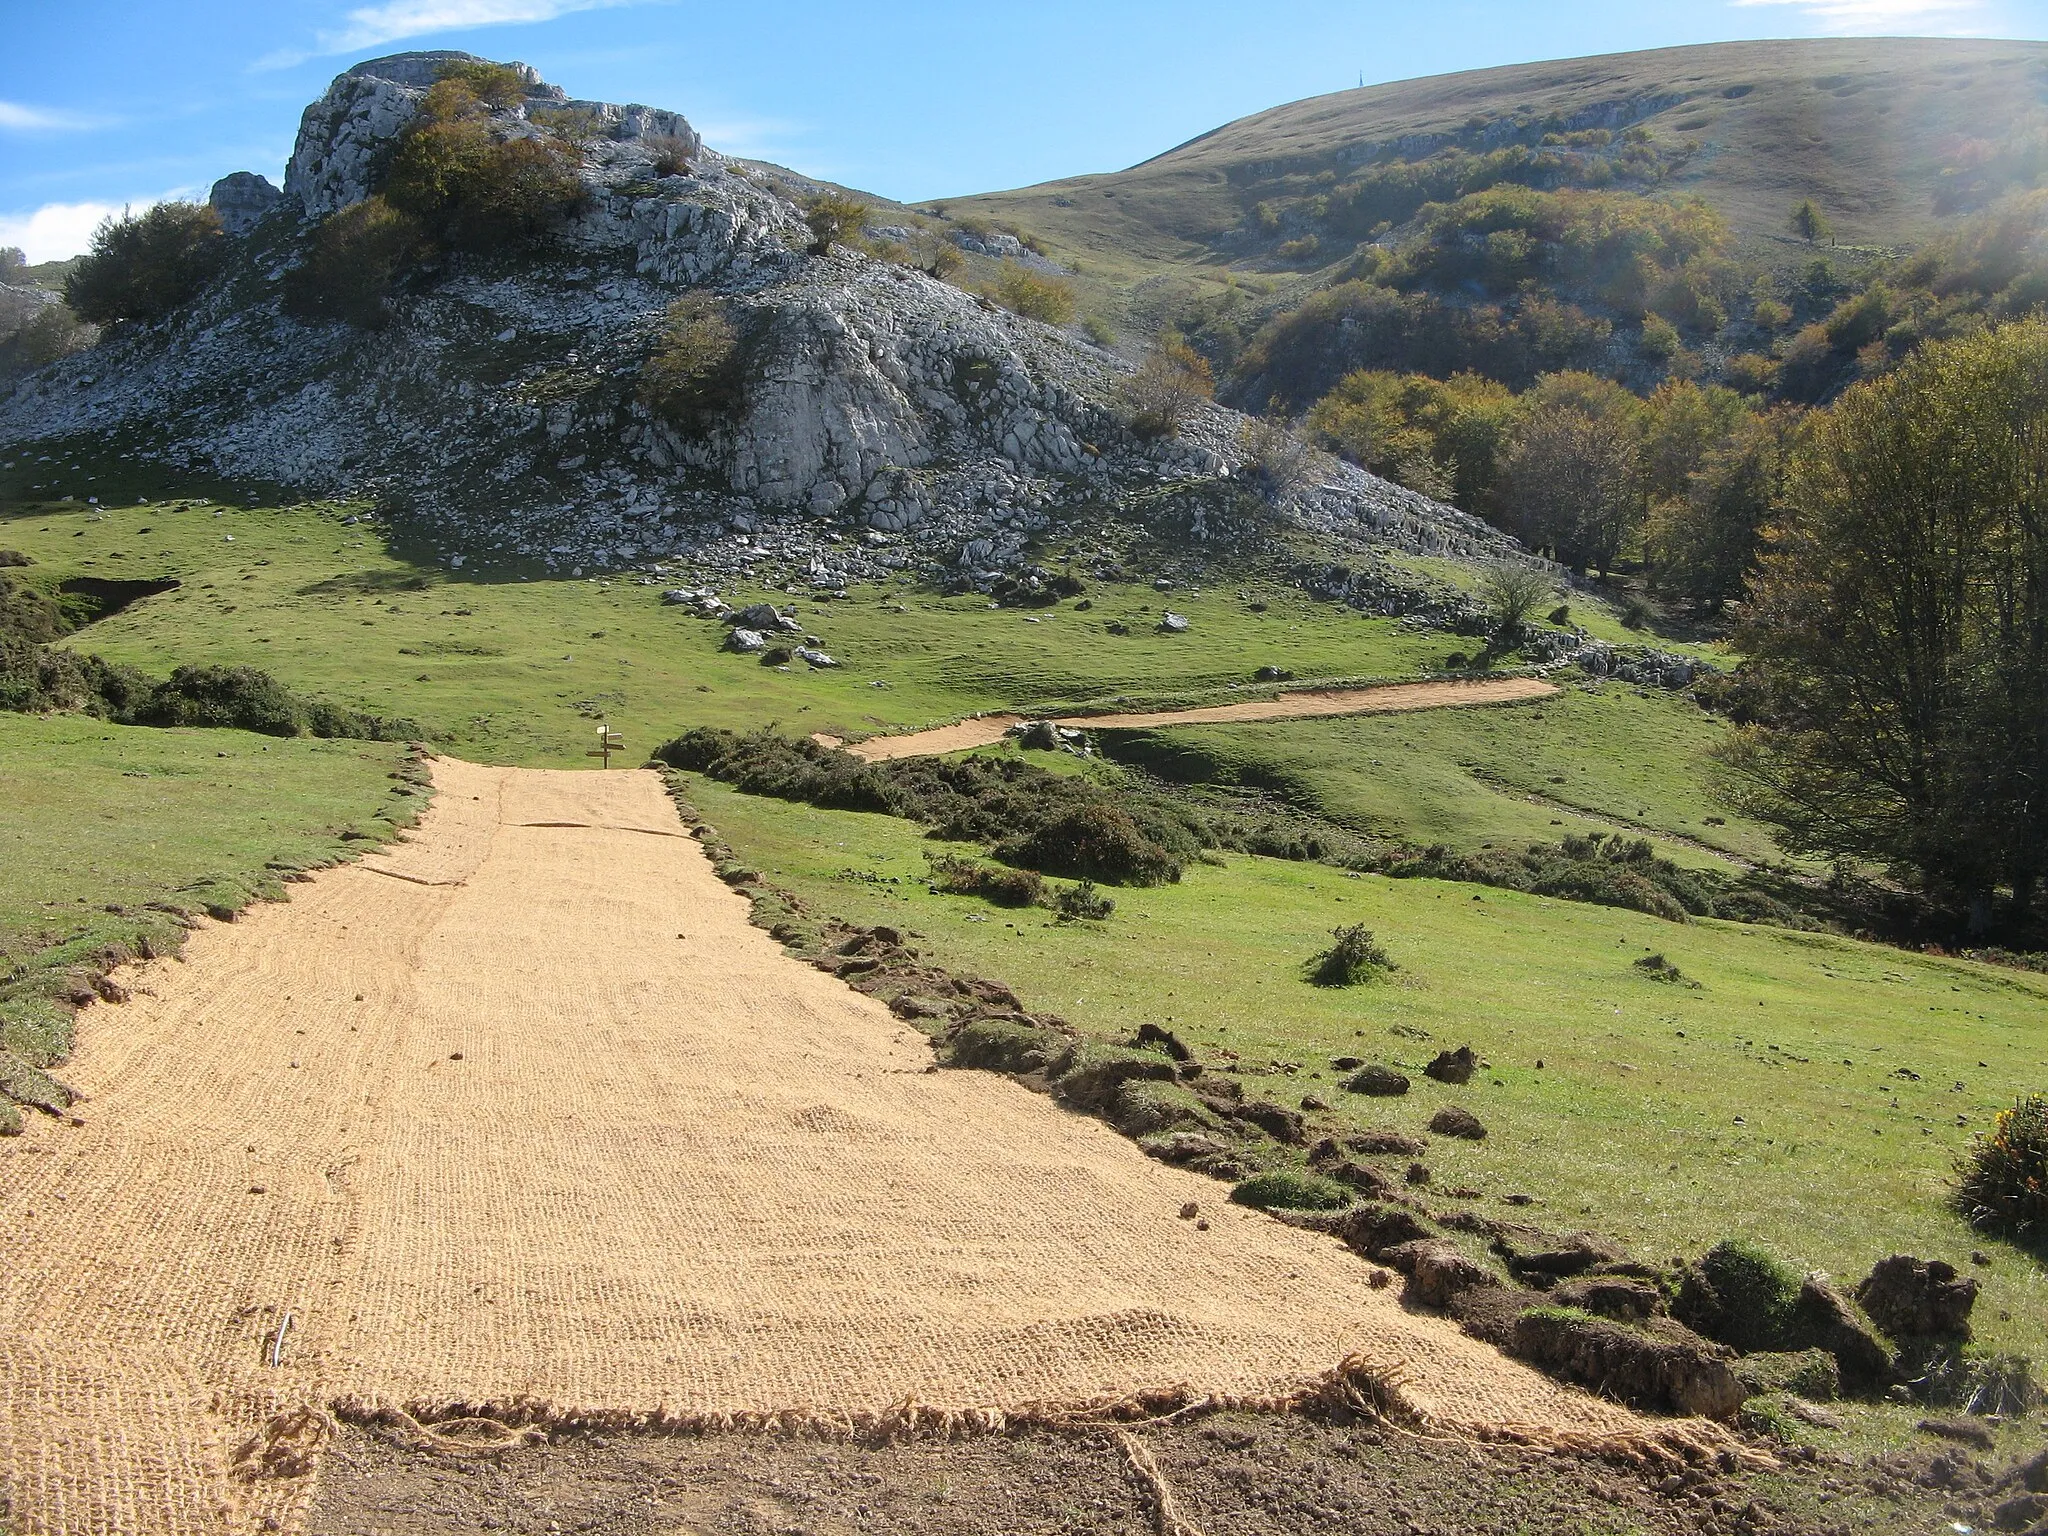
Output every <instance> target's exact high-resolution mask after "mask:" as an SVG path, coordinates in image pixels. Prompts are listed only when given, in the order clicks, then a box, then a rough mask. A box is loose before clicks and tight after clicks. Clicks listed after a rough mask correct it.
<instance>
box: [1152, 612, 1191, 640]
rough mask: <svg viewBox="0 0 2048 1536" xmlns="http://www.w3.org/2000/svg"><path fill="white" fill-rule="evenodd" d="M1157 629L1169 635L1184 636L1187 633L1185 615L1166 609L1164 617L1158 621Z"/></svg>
mask: <svg viewBox="0 0 2048 1536" xmlns="http://www.w3.org/2000/svg"><path fill="white" fill-rule="evenodd" d="M1159 627H1160V629H1161V630H1163V631H1164V632H1165V633H1167V634H1169V635H1184V634H1186V633H1187V632H1188V621H1187V615H1185V614H1180V613H1175V612H1174V611H1173V610H1172V609H1171V608H1169V609H1167V611H1166V616H1165V617H1164V618H1162V619H1161V620H1160V621H1159Z"/></svg>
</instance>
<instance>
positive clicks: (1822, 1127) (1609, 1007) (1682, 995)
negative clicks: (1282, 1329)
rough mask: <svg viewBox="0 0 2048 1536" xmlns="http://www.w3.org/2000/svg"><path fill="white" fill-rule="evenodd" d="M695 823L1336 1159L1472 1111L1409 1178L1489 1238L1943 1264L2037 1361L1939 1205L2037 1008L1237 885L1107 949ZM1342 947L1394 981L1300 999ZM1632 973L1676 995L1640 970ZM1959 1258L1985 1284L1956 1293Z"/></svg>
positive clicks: (1744, 940)
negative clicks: (1270, 1107) (1476, 1067)
mask: <svg viewBox="0 0 2048 1536" xmlns="http://www.w3.org/2000/svg"><path fill="white" fill-rule="evenodd" d="M689 792H690V794H691V796H692V798H693V800H695V801H696V803H697V804H698V805H699V806H700V808H701V809H702V810H703V811H704V813H705V815H706V817H707V819H708V820H709V821H710V822H711V823H712V824H713V825H715V826H717V827H718V828H719V829H720V831H721V832H723V833H724V834H725V835H726V836H727V837H728V838H729V839H730V840H731V842H732V843H733V845H734V846H735V848H736V850H737V851H738V853H739V854H740V856H741V857H742V858H744V859H745V860H746V861H747V862H748V863H750V864H751V865H753V866H755V867H757V868H759V869H760V870H761V871H762V872H763V873H764V875H765V876H766V877H767V878H768V879H769V880H771V881H772V882H774V883H775V884H777V885H778V886H781V887H783V888H786V889H788V890H790V891H792V892H793V893H795V894H796V895H797V896H799V897H800V898H802V899H803V900H805V901H806V902H808V903H810V904H812V906H813V907H814V909H815V910H817V911H819V912H825V913H831V914H834V915H838V916H842V917H844V918H846V919H847V920H849V921H852V922H855V923H861V924H875V923H885V924H888V925H890V926H892V927H894V928H896V929H898V930H899V931H907V932H909V933H911V934H914V935H916V936H917V937H916V939H915V940H914V942H916V943H917V944H918V945H919V946H920V949H921V951H922V953H923V954H924V955H925V956H926V958H927V959H928V960H929V961H931V962H933V963H938V964H943V965H947V966H949V967H953V968H956V969H958V970H961V971H964V972H968V973H973V974H979V975H983V976H990V977H995V978H998V979H1000V980H1002V981H1004V982H1006V983H1008V984H1009V985H1010V986H1012V987H1013V988H1014V989H1016V991H1017V992H1018V994H1019V995H1020V996H1021V997H1023V998H1024V999H1025V1001H1026V1003H1027V1005H1029V1006H1031V1007H1034V1008H1039V1009H1043V1010H1048V1011H1052V1012H1056V1013H1058V1014H1060V1015H1062V1016H1064V1017H1065V1018H1067V1019H1068V1020H1069V1021H1071V1022H1072V1023H1073V1024H1074V1025H1076V1026H1077V1027H1079V1028H1080V1029H1082V1030H1083V1031H1084V1032H1086V1033H1088V1034H1090V1035H1093V1036H1096V1037H1099V1038H1102V1039H1106V1040H1109V1039H1114V1040H1123V1041H1128V1040H1129V1039H1130V1038H1131V1035H1132V1032H1133V1031H1134V1030H1135V1029H1136V1028H1137V1026H1138V1025H1139V1024H1141V1023H1155V1024H1163V1025H1165V1026H1167V1027H1169V1028H1171V1029H1172V1030H1173V1031H1174V1032H1175V1033H1176V1034H1178V1035H1179V1036H1180V1037H1181V1038H1182V1039H1183V1040H1185V1041H1186V1042H1187V1043H1188V1045H1189V1046H1190V1047H1192V1048H1193V1049H1194V1050H1195V1052H1196V1054H1197V1056H1199V1057H1200V1058H1201V1059H1203V1060H1205V1061H1208V1062H1211V1063H1212V1064H1213V1063H1215V1062H1218V1061H1225V1062H1232V1063H1234V1070H1236V1071H1237V1072H1238V1073H1240V1075H1241V1081H1242V1083H1243V1085H1244V1088H1245V1091H1246V1093H1247V1095H1248V1096H1256V1097H1262V1098H1266V1099H1270V1100H1274V1101H1277V1102H1280V1103H1283V1104H1293V1103H1295V1102H1297V1101H1298V1100H1299V1099H1300V1098H1301V1097H1302V1096H1303V1095H1305V1094H1314V1095H1316V1096H1318V1097H1320V1098H1321V1099H1323V1100H1324V1101H1326V1102H1327V1103H1328V1104H1330V1105H1331V1108H1330V1109H1329V1110H1328V1111H1318V1112H1315V1113H1313V1114H1312V1115H1311V1119H1312V1120H1313V1121H1315V1122H1317V1123H1319V1124H1323V1125H1327V1126H1330V1127H1332V1128H1335V1129H1341V1130H1359V1129H1380V1128H1389V1127H1391V1128H1395V1129H1399V1130H1401V1131H1404V1132H1408V1133H1411V1134H1417V1133H1421V1132H1422V1131H1423V1130H1424V1127H1425V1126H1426V1125H1427V1122H1428V1121H1429V1119H1430V1117H1431V1114H1432V1113H1433V1111H1434V1110H1435V1109H1437V1108H1438V1107H1440V1106H1442V1105H1445V1104H1459V1105H1464V1106H1466V1107H1469V1108H1470V1109H1472V1110H1474V1111H1475V1112H1476V1113H1477V1114H1478V1115H1479V1116H1480V1118H1481V1119H1482V1121H1483V1122H1484V1123H1485V1125H1486V1127H1487V1128H1488V1130H1489V1132H1490V1134H1489V1135H1488V1137H1487V1138H1486V1140H1485V1141H1484V1142H1481V1143H1478V1144H1472V1143H1467V1142H1463V1141H1458V1140H1454V1139H1452V1138H1449V1137H1440V1138H1437V1139H1436V1140H1435V1141H1434V1142H1433V1144H1432V1145H1431V1147H1430V1150H1429V1153H1428V1155H1427V1161H1428V1164H1429V1166H1430V1167H1431V1169H1432V1171H1433V1175H1434V1187H1435V1188H1436V1189H1437V1190H1439V1191H1442V1190H1450V1189H1455V1188H1458V1187H1470V1188H1472V1189H1474V1190H1476V1191H1477V1192H1478V1195H1477V1198H1476V1199H1475V1200H1474V1201H1473V1202H1471V1203H1472V1204H1473V1206H1474V1208H1476V1209H1478V1210H1479V1211H1481V1212H1482V1213H1490V1214H1496V1215H1500V1214H1506V1212H1505V1211H1504V1210H1503V1209H1502V1206H1501V1201H1502V1199H1503V1197H1505V1196H1508V1195H1510V1194H1529V1195H1533V1196H1534V1197H1536V1199H1537V1200H1538V1201H1539V1202H1540V1204H1539V1205H1538V1206H1537V1208H1536V1209H1535V1210H1534V1211H1533V1212H1532V1216H1533V1218H1534V1219H1536V1220H1539V1221H1542V1222H1543V1223H1545V1224H1546V1225H1550V1226H1553V1227H1558V1226H1563V1227H1571V1226H1588V1227H1591V1228H1593V1229H1595V1230H1599V1231H1603V1232H1607V1233H1610V1234H1612V1235H1614V1236H1615V1237H1618V1238H1620V1239H1622V1240H1623V1241H1625V1242H1626V1243H1628V1244H1629V1245H1631V1246H1632V1247H1633V1248H1634V1249H1635V1250H1636V1251H1637V1252H1638V1253H1639V1254H1640V1255H1641V1256H1642V1257H1644V1258H1646V1259H1650V1260H1654V1261H1662V1260H1663V1259H1665V1258H1667V1257H1668V1256H1670V1255H1673V1254H1680V1253H1692V1254H1696V1253H1698V1252H1700V1251H1702V1250H1704V1249H1705V1248H1706V1247H1708V1246H1709V1245H1711V1244H1712V1243H1713V1242H1715V1241H1717V1240H1718V1239H1720V1238H1722V1237H1725V1236H1728V1235H1730V1234H1741V1235H1744V1236H1747V1237H1749V1238H1751V1239H1753V1240H1755V1241H1758V1242H1761V1243H1763V1244H1765V1245H1767V1246H1769V1247H1771V1248H1773V1249H1775V1250H1777V1251H1778V1252H1780V1253H1782V1254H1784V1255H1785V1256H1787V1257H1788V1258H1789V1259H1792V1260H1793V1261H1795V1262H1804V1263H1807V1264H1809V1265H1817V1266H1820V1267H1825V1268H1827V1269H1829V1270H1831V1271H1833V1272H1834V1273H1835V1274H1836V1275H1838V1276H1842V1277H1849V1278H1853V1277H1855V1276H1857V1275H1860V1274H1862V1273H1864V1272H1865V1271H1866V1270H1867V1269H1868V1268H1869V1266H1870V1265H1871V1264H1872V1263H1873V1262H1874V1261H1875V1260H1876V1259H1878V1258H1881V1257H1883V1256H1884V1255H1885V1254H1887V1253H1890V1252H1894V1251H1909V1252H1917V1253H1921V1254H1923V1255H1925V1256H1928V1257H1944V1258H1947V1259H1948V1260H1950V1261H1951V1262H1953V1263H1956V1264H1958V1265H1959V1266H1960V1267H1962V1268H1963V1269H1964V1270H1965V1271H1967V1272H1971V1273H1975V1274H1978V1275H1979V1276H1980V1277H1981V1278H1982V1279H1983V1281H1984V1284H1985V1294H1984V1298H1983V1300H1982V1302H1981V1303H1980V1304H1979V1307H1978V1311H1977V1319H1978V1323H1979V1327H1978V1333H1979V1337H1980V1339H1981V1340H1982V1341H1983V1342H1984V1343H1986V1344H1987V1345H1988V1346H1992V1347H1997V1348H2009V1349H2016V1350H2020V1351H2023V1352H2026V1353H2030V1354H2032V1355H2033V1356H2035V1358H2037V1359H2038V1358H2041V1357H2042V1355H2043V1354H2044V1353H2048V1307H2044V1306H2043V1305H2042V1304H2041V1295H2042V1290H2041V1287H2042V1285H2043V1283H2044V1280H2043V1272H2042V1270H2041V1269H2040V1267H2039V1266H2038V1264H2036V1263H2035V1262H2034V1261H2033V1260H2031V1259H2030V1258H2029V1257H2028V1256H2026V1255H2025V1254H2024V1253H2022V1252H2020V1251H2019V1250H2016V1249H2013V1248H2010V1247H2005V1246H2001V1245H1998V1244H1995V1243H1989V1242H1986V1241H1985V1240H1984V1239H1982V1238H1980V1237H1978V1236H1977V1235H1976V1234H1973V1233H1972V1232H1971V1231H1970V1230H1969V1228H1968V1227H1967V1226H1966V1225H1965V1224H1964V1223H1963V1222H1962V1221H1961V1220H1960V1219H1959V1218H1958V1217H1957V1216H1955V1215H1954V1214H1953V1213H1952V1212H1951V1210H1950V1209H1949V1208H1948V1205H1947V1189H1948V1182H1947V1181H1948V1177H1949V1173H1950V1168H1951V1164H1952V1162H1953V1161H1954V1159H1955V1158H1956V1157H1957V1155H1958V1154H1960V1153H1961V1151H1962V1150H1963V1149H1964V1148H1965V1147H1966V1146H1967V1144H1968V1142H1969V1139H1970V1137H1971V1136H1972V1135H1974V1134H1975V1133H1976V1132H1978V1131H1980V1130H1982V1129H1984V1128H1986V1127H1987V1126H1988V1124H1989V1122H1990V1118H1991V1116H1992V1114H1993V1113H1994V1112H1995V1111H1996V1110H1997V1109H1999V1108H2000V1107H2002V1106H2004V1105H2006V1104H2009V1103H2011V1101H2012V1099H2013V1098H2014V1096H2015V1095H2016V1094H2017V1093H2019V1092H2020V1091H2022V1090H2025V1089H2027V1088H2030V1087H2033V1086H2036V1078H2037V1074H2038V1066H2039V1060H2040V1054H2041V1038H2042V1036H2041V1020H2042V1018H2043V1017H2044V1009H2048V978H2042V977H2040V976H2036V975H2032V974H2029V973H2025V972H2016V971H2009V970H2004V969H2000V968H1995V967H1990V966H1983V965H1976V964H1972V963H1969V962H1964V961H1956V960H1950V959H1942V958H1936V957H1932V956H1925V955H1915V954H1907V953H1903V952H1900V951H1896V950H1889V949H1883V948H1879V947H1876V946H1871V945H1865V944H1859V943H1856V942H1854V941H1851V940H1847V939H1839V938H1834V937H1830V936H1824V935H1816V934H1803V933H1791V932H1785V931H1781V930H1774V929H1763V928H1752V927H1745V926H1740V925H1735V924H1729V923H1720V922H1713V921H1702V922H1695V923H1690V924H1686V925H1683V926H1680V925H1676V924H1672V923H1667V922H1660V921H1658V920H1656V919H1654V918H1649V917H1644V916H1640V915H1638V914H1635V913H1630V912H1622V911H1616V910H1613V909H1608V908H1600V907H1589V906H1583V905H1576V904H1573V903H1569V902H1562V901H1551V900H1546V899H1543V898H1538V897H1530V896H1522V895H1518V894H1514V893H1510V892H1502V891H1494V890H1486V891H1476V890H1475V889H1474V888H1473V887H1472V886H1469V885H1460V884H1450V883H1443V882H1436V881H1420V880H1417V881H1391V880H1385V879H1381V878H1379V877H1375V876H1357V875H1345V874H1343V873H1341V872H1339V871H1336V870H1333V869H1329V868H1326V867H1320V866H1314V865H1299V864H1289V863H1283V862H1278V861H1274V860H1269V859H1259V858H1248V857H1240V856H1235V855H1232V856H1227V857H1225V858H1223V859H1222V860H1221V861H1220V862H1215V863H1207V864H1204V865H1200V866H1196V867H1194V868H1191V869H1190V870H1189V871H1188V872H1187V874H1186V875H1185V876H1184V877H1183V879H1182V880H1181V881H1180V882H1179V883H1178V884H1175V885H1169V886H1163V887H1159V888H1155V889H1150V890H1142V891H1124V892H1119V893H1118V895H1119V901H1118V906H1117V910H1116V912H1115V914H1114V916H1113V917H1112V918H1110V919H1109V920H1108V921H1107V922H1103V923H1066V924H1057V923H1052V922H1047V921H1043V920H1042V914H1036V913H1030V912H1026V913H1023V914H1016V913H1008V912H1000V911H997V910H996V909H994V908H991V907H989V906H987V905H986V904H984V903H982V902H980V901H977V900H974V899H972V898H965V897H956V896H945V895H937V894H933V893H932V892H931V891H930V890H928V889H927V887H926V885H925V884H924V882H923V879H922V876H923V873H924V868H925V859H924V855H925V853H926V851H927V850H928V849H930V848H931V847H932V846H933V845H932V844H931V843H930V842H929V841H927V840H926V839H924V838H922V837H921V836H920V835H919V834H918V832H917V829H916V828H914V827H912V826H910V825H909V824H907V823H904V822H900V821H896V820H893V819H891V818H888V817H884V816H877V815H872V814H865V813H858V812H845V811H836V812H835V811H823V810H817V809H815V808H811V807H806V806H795V805H790V804H788V803H786V802H782V801H777V800H768V799H761V798H756V797H751V796H747V795H744V794H740V793H738V792H735V791H733V790H730V789H728V788H726V787H725V786H723V785H719V784H717V783H714V782H712V781H709V780H705V779H701V778H696V777H692V778H691V780H690V785H689ZM1359 923H1362V924H1364V925H1365V926H1366V927H1367V928H1369V929H1371V930H1372V931H1373V932H1374V933H1375V934H1376V935H1377V936H1378V939H1379V942H1380V943H1381V944H1382V945H1383V946H1384V947H1385V948H1386V950H1387V951H1388V952H1389V953H1390V954H1391V956H1392V957H1393V959H1394V960H1395V962H1396V963H1397V965H1398V966H1399V969H1398V970H1397V971H1396V972H1394V973H1392V974H1391V975H1390V976H1388V977H1387V978H1385V979H1382V980H1380V981H1376V982H1373V983H1370V984H1368V985H1365V986H1361V987H1352V988H1340V989H1330V988H1323V987H1317V986H1314V985H1311V984H1310V983H1309V981H1308V979H1307V973H1306V968H1307V965H1308V962H1309V959H1310V957H1311V956H1312V955H1313V954H1314V953H1315V952H1316V951H1318V950H1320V949H1323V948H1325V947H1327V945H1328V939H1329V933H1330V931H1331V930H1332V929H1333V928H1335V927H1338V926H1345V925H1351V924H1359ZM1651 954H1662V955H1664V956H1665V957H1666V959H1667V961H1668V962H1669V963H1670V964H1672V965H1675V966H1676V968H1677V970H1678V972H1679V973H1680V979H1678V980H1675V981H1674V980H1659V979H1655V978H1654V977H1653V976H1652V975H1651V973H1649V972H1648V971H1646V970H1644V969H1642V968H1640V967H1638V966H1637V965H1636V963H1635V962H1636V961H1638V960H1640V959H1643V958H1645V957H1646V956H1648V955H1651ZM1694 983H1697V985H1695V984H1694ZM1461 1044H1470V1045H1472V1046H1473V1047H1474V1049H1475V1050H1476V1051H1477V1052H1478V1053H1479V1055H1480V1057H1481V1058H1482V1063H1483V1065H1482V1067H1481V1070H1480V1072H1479V1073H1478V1074H1477V1075H1476V1076H1475V1077H1474V1078H1473V1080H1472V1082H1471V1084H1470V1085H1469V1086H1467V1087H1464V1088H1450V1087H1445V1086H1442V1085H1439V1084H1437V1083H1435V1082H1432V1081H1430V1080H1428V1079H1426V1078H1423V1077H1422V1076H1421V1075H1420V1068H1421V1067H1422V1066H1423V1065H1424V1064H1425V1063H1426V1062H1427V1061H1428V1060H1429V1059H1430V1058H1431V1057H1432V1056H1433V1055H1435V1054H1436V1053H1437V1052H1438V1051H1439V1050H1444V1049H1449V1048H1451V1047H1454V1046H1457V1045H1461ZM1340 1055H1344V1056H1356V1057H1359V1058H1362V1059H1364V1060H1367V1061H1376V1062H1382V1063H1386V1064H1389V1065H1394V1066H1398V1067H1400V1068H1402V1069H1403V1070H1405V1071H1406V1072H1407V1073H1408V1074H1409V1075H1410V1076H1411V1077H1412V1078H1413V1079H1414V1081H1415V1087H1414V1090H1413V1091H1412V1092H1411V1093H1410V1094H1409V1095H1408V1096H1406V1097H1404V1098H1400V1099H1393V1100H1388V1099H1367V1098H1361V1097H1358V1096H1355V1095H1351V1094H1348V1093H1345V1092H1343V1091H1341V1089H1340V1087H1339V1079H1340V1078H1341V1077H1342V1076H1343V1075H1344V1074H1342V1073H1340V1072H1339V1071H1337V1070H1335V1069H1334V1068H1333V1067H1332V1066H1331V1061H1332V1058H1334V1057H1336V1056H1340ZM1442 1203H1444V1204H1446V1205H1455V1204H1457V1203H1459V1202H1457V1201H1455V1200H1453V1199H1451V1198H1449V1197H1448V1196H1445V1197H1444V1198H1443V1202H1442ZM1973 1248H1982V1249H1983V1250H1984V1251H1985V1252H1986V1255H1987V1257H1988V1258H1989V1259H1990V1264H1989V1267H1988V1268H1977V1269H1972V1268H1971V1264H1970V1253H1971V1250H1972V1249H1973Z"/></svg>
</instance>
